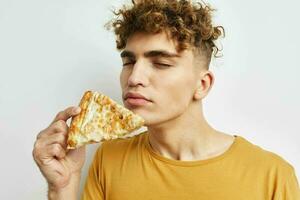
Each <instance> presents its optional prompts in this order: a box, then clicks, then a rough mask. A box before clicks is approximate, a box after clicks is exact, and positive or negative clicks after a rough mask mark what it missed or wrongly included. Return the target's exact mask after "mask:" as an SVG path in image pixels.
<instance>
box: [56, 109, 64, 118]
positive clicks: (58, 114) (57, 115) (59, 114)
mask: <svg viewBox="0 0 300 200" xmlns="http://www.w3.org/2000/svg"><path fill="white" fill-rule="evenodd" d="M63 113H64V111H59V112H58V113H57V114H56V118H58V117H60V116H61V115H62V114H63Z"/></svg>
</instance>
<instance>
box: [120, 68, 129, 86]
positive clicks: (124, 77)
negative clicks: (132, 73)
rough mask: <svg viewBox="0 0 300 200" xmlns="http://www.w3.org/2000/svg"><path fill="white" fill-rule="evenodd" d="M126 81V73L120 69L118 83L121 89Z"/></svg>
mask: <svg viewBox="0 0 300 200" xmlns="http://www.w3.org/2000/svg"><path fill="white" fill-rule="evenodd" d="M126 82H127V73H126V71H125V70H124V69H122V71H121V72H120V85H121V89H122V90H123V89H124V88H125V86H126Z"/></svg>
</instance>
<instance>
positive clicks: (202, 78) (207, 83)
mask: <svg viewBox="0 0 300 200" xmlns="http://www.w3.org/2000/svg"><path fill="white" fill-rule="evenodd" d="M214 80H215V77H214V74H213V73H212V72H211V71H209V70H205V71H203V72H200V74H199V79H198V80H197V88H196V90H195V92H194V99H195V100H201V99H204V97H205V96H206V95H207V94H208V93H209V91H210V89H211V88H212V86H213V84H214Z"/></svg>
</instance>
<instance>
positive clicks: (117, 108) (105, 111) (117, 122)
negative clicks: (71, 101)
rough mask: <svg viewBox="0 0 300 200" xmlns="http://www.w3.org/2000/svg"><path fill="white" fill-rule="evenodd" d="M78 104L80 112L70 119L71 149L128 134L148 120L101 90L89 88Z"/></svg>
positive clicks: (69, 137) (69, 145)
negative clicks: (95, 90) (94, 90)
mask: <svg viewBox="0 0 300 200" xmlns="http://www.w3.org/2000/svg"><path fill="white" fill-rule="evenodd" d="M79 106H80V108H81V112H80V113H79V114H78V115H76V116H74V117H73V118H72V120H71V124H70V129H69V133H68V140H67V144H68V146H67V148H68V149H75V148H78V147H80V146H82V145H85V144H90V143H95V142H101V141H103V140H111V139H116V138H122V137H126V136H129V135H130V133H132V132H133V131H135V130H137V129H139V128H140V127H142V126H143V125H144V123H145V121H144V119H143V118H142V117H141V116H139V115H137V114H135V113H133V112H132V111H130V110H128V109H127V108H125V107H123V106H121V105H119V104H118V103H116V102H115V101H113V100H112V99H111V98H109V97H108V96H105V95H103V94H101V93H98V92H93V91H86V92H85V93H84V95H83V97H82V99H81V101H80V104H79Z"/></svg>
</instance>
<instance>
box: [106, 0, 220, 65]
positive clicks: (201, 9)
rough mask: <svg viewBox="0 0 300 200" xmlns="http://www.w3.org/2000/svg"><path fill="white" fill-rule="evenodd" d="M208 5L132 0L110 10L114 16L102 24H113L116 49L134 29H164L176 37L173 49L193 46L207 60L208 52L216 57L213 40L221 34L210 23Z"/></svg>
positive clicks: (202, 3)
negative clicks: (128, 5)
mask: <svg viewBox="0 0 300 200" xmlns="http://www.w3.org/2000/svg"><path fill="white" fill-rule="evenodd" d="M214 10H215V9H212V8H211V7H210V6H209V5H207V4H205V3H204V2H201V3H200V2H197V3H193V2H191V1H189V0H139V1H137V2H135V1H134V0H132V5H131V6H130V7H127V6H126V5H124V6H123V7H122V8H121V9H119V10H118V11H113V13H114V15H115V18H113V19H112V20H111V21H109V22H108V23H107V24H106V27H107V28H108V29H110V28H113V30H114V33H115V35H116V45H117V49H118V50H121V49H124V48H125V46H126V41H127V39H128V38H129V37H130V36H131V35H132V34H134V33H136V32H146V33H153V34H155V33H160V32H162V31H166V30H167V31H168V33H169V34H170V36H171V38H172V39H173V40H175V41H177V47H176V48H177V51H178V52H180V51H182V50H184V49H187V48H189V47H196V48H195V49H197V52H198V53H202V55H205V56H206V58H207V60H208V62H210V59H211V56H212V54H213V55H214V56H215V57H218V52H219V51H220V49H219V48H218V47H217V45H216V44H215V41H216V40H217V39H218V38H219V37H220V36H221V35H223V36H224V35H225V31H224V28H223V27H222V26H213V25H212V11H214Z"/></svg>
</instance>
